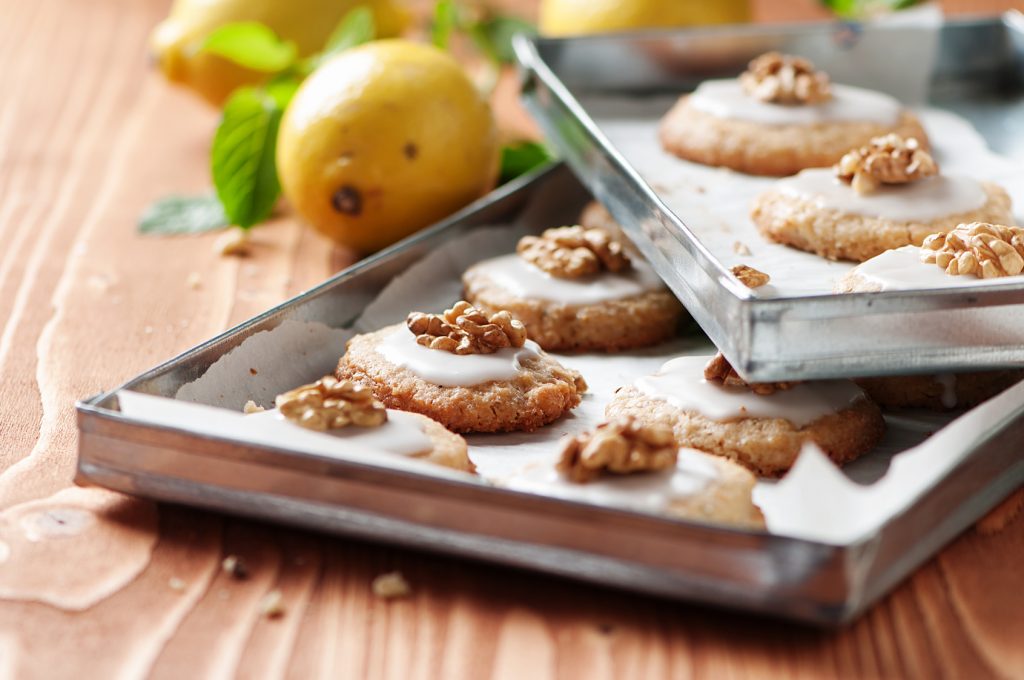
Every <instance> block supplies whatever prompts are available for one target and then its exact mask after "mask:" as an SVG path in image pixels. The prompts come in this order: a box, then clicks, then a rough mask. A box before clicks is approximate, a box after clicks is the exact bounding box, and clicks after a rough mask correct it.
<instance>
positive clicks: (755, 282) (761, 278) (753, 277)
mask: <svg viewBox="0 0 1024 680" xmlns="http://www.w3.org/2000/svg"><path fill="white" fill-rule="evenodd" d="M730 271H731V272H732V275H733V276H735V277H736V278H737V279H739V280H740V283H742V284H743V285H744V286H746V287H747V288H760V287H761V286H764V285H766V284H767V283H768V282H769V281H771V277H770V276H768V275H767V274H765V273H764V272H762V271H758V270H757V269H754V268H753V267H749V266H747V265H745V264H738V265H736V266H735V267H733V268H732V269H731V270H730Z"/></svg>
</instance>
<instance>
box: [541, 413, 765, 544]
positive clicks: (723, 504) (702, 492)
mask: <svg viewBox="0 0 1024 680" xmlns="http://www.w3.org/2000/svg"><path fill="white" fill-rule="evenodd" d="M556 470H557V474H548V475H546V477H547V481H548V482H550V483H551V484H552V486H554V487H557V489H556V491H554V493H555V494H556V495H563V496H567V497H570V498H578V499H580V500H587V501H590V502H594V503H598V504H608V505H615V506H620V507H630V508H636V509H641V510H648V511H654V512H661V513H664V514H667V515H670V516H673V517H679V518H684V519H694V520H698V521H704V522H715V523H721V524H732V525H738V526H743V527H754V528H761V527H763V526H764V517H763V516H762V515H761V511H760V510H759V509H758V507H757V506H756V505H754V503H753V501H752V500H751V491H752V489H753V488H754V483H755V481H756V480H755V479H754V476H753V475H751V474H750V472H748V471H747V470H745V469H743V468H742V467H740V466H738V465H736V464H735V463H732V462H730V461H727V460H725V459H722V458H717V457H714V456H709V455H708V454H706V453H703V452H701V451H697V450H695V449H689V448H682V449H681V448H679V445H678V444H677V443H676V439H675V435H674V432H673V430H672V428H671V426H669V425H667V424H664V423H649V424H645V423H643V422H641V421H640V420H638V419H636V418H633V417H632V416H624V417H620V418H615V419H613V420H610V421H608V422H605V423H602V424H601V425H598V427H597V428H596V429H595V430H594V431H592V432H585V433H582V434H579V435H576V436H570V437H566V439H565V440H564V441H563V443H562V452H561V456H560V458H559V461H558V464H557V466H556ZM533 477H534V480H533V481H539V479H538V478H537V475H533Z"/></svg>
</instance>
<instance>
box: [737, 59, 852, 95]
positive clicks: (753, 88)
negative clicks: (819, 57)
mask: <svg viewBox="0 0 1024 680" xmlns="http://www.w3.org/2000/svg"><path fill="white" fill-rule="evenodd" d="M740 85H741V86H742V87H743V91H744V92H746V93H747V94H749V95H750V96H751V97H754V98H755V99H760V100H761V101H763V102H774V103H776V104H818V103H820V102H824V101H828V100H829V99H830V98H831V97H832V88H831V84H830V83H829V78H828V74H827V73H825V72H824V71H818V70H817V69H815V68H814V64H812V63H811V62H810V61H808V60H807V59H802V58H800V57H794V56H790V55H788V54H780V53H778V52H767V53H765V54H762V55H761V56H760V57H757V58H756V59H754V60H753V61H751V62H750V63H749V64H748V65H747V70H746V71H744V72H743V73H742V74H740Z"/></svg>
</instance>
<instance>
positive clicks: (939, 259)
mask: <svg viewBox="0 0 1024 680" xmlns="http://www.w3.org/2000/svg"><path fill="white" fill-rule="evenodd" d="M921 261H922V262H925V263H927V264H936V265H938V266H939V267H940V268H942V270H943V271H945V272H946V273H947V274H949V275H950V276H958V275H968V274H973V275H974V276H976V277H978V278H979V279H994V278H998V277H1000V276H1017V275H1018V274H1020V273H1022V272H1024V227H1007V226H1004V225H1001V224H988V223H986V222H971V223H970V224H961V225H960V226H958V227H956V228H955V229H953V231H950V232H948V233H940V234H932V235H931V236H929V237H928V238H926V239H925V240H924V243H923V244H922V245H921Z"/></svg>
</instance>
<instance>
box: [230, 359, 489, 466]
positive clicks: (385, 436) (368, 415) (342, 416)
mask: <svg viewBox="0 0 1024 680" xmlns="http://www.w3.org/2000/svg"><path fill="white" fill-rule="evenodd" d="M276 403H277V410H271V411H262V412H258V413H253V414H252V415H250V416H248V417H250V418H279V419H285V420H287V421H290V422H293V423H295V424H296V425H300V426H302V427H303V428H306V429H309V430H316V431H318V432H323V433H325V434H326V435H329V436H332V437H334V438H336V439H337V440H338V444H339V446H341V447H345V448H352V449H360V450H366V451H370V452H374V453H376V452H380V453H386V454H393V455H398V456H408V457H409V458H420V459H423V460H426V461H428V462H431V463H434V464H435V465H441V466H444V467H448V468H453V469H455V470H462V471H464V472H473V471H474V467H473V463H472V462H470V460H469V455H468V452H467V446H466V440H465V439H463V438H462V437H460V436H459V435H457V434H455V433H453V432H449V431H448V430H446V429H445V428H444V427H443V426H442V425H441V424H440V423H436V422H434V421H433V420H431V419H430V418H427V417H426V416H422V415H419V414H418V413H404V412H402V411H396V410H389V409H385V408H384V404H382V403H381V402H380V401H378V400H377V399H375V398H374V397H373V394H372V393H371V391H370V390H369V389H368V388H366V387H364V386H362V385H357V384H355V383H353V382H351V381H348V380H337V379H336V378H334V377H332V376H326V377H324V378H321V379H320V380H318V381H316V382H315V383H312V384H309V385H303V386H301V387H297V388H295V389H293V390H290V391H288V392H285V393H284V394H282V395H279V396H278V397H277V400H276Z"/></svg>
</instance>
